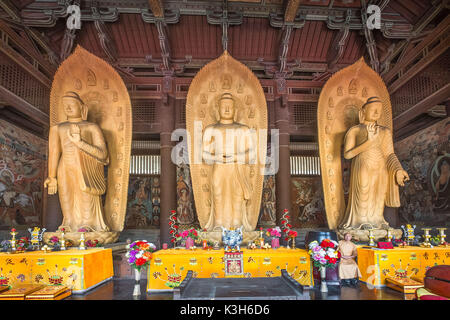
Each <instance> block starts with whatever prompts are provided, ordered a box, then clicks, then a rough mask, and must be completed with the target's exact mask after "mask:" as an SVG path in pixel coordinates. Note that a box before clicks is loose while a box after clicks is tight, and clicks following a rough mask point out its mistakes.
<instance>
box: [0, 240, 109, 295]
mask: <svg viewBox="0 0 450 320" xmlns="http://www.w3.org/2000/svg"><path fill="white" fill-rule="evenodd" d="M113 275H114V271H113V260H112V250H111V249H99V248H95V249H94V248H93V249H87V250H77V249H70V250H65V251H56V252H48V253H44V252H43V251H31V252H24V253H16V254H7V253H0V284H3V285H8V286H11V287H12V288H14V287H15V286H17V285H19V284H46V285H64V286H66V287H68V288H71V289H72V292H73V293H83V292H85V291H87V290H89V289H92V288H93V287H95V286H97V285H99V284H101V283H103V282H105V281H107V280H109V279H111V278H112V277H113Z"/></svg>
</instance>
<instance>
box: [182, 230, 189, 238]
mask: <svg viewBox="0 0 450 320" xmlns="http://www.w3.org/2000/svg"><path fill="white" fill-rule="evenodd" d="M188 235H189V231H188V230H184V231H183V232H182V233H181V237H183V238H184V237H187V236H188Z"/></svg>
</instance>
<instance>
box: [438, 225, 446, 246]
mask: <svg viewBox="0 0 450 320" xmlns="http://www.w3.org/2000/svg"><path fill="white" fill-rule="evenodd" d="M436 229H437V230H439V235H438V237H439V245H440V246H444V247H447V242H446V241H445V237H447V235H446V234H445V230H447V228H436Z"/></svg>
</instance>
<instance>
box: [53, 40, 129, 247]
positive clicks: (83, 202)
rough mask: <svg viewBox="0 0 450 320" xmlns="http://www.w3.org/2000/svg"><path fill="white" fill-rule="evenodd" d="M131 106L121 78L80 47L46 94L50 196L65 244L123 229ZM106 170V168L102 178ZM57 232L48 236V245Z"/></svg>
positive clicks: (106, 237)
mask: <svg viewBox="0 0 450 320" xmlns="http://www.w3.org/2000/svg"><path fill="white" fill-rule="evenodd" d="M131 120H132V118H131V102H130V98H129V95H128V91H127V89H126V86H125V84H124V82H123V80H122V79H121V77H120V75H119V74H118V73H117V72H116V71H115V70H114V68H113V67H111V66H110V65H109V64H108V63H107V62H105V61H104V60H102V59H100V58H98V57H96V56H94V55H93V54H91V53H89V52H87V51H86V50H84V49H83V48H81V47H80V46H78V47H77V48H76V49H75V51H74V53H73V54H72V55H70V56H69V57H68V58H67V59H66V60H65V61H64V62H63V63H62V64H61V65H60V67H59V68H58V70H57V72H56V74H55V77H54V80H53V83H52V90H51V95H50V133H49V157H48V178H47V179H46V180H45V183H44V186H45V187H47V188H48V193H49V194H56V193H58V195H59V201H60V205H61V210H62V214H63V222H62V225H61V226H60V227H59V230H61V229H63V228H64V229H65V231H66V237H67V240H70V241H71V242H73V243H74V245H77V244H79V239H80V232H86V238H87V239H86V240H94V239H98V240H99V241H101V242H102V243H111V242H115V241H116V240H117V239H118V237H119V234H120V231H122V229H123V224H124V220H125V212H126V199H127V193H128V176H129V165H130V149H131V132H132V128H131ZM105 168H107V170H108V174H107V177H108V178H107V180H106V179H105V174H104V173H105ZM52 236H58V233H55V232H46V233H45V235H44V242H46V243H48V242H49V239H50V238H51V237H52Z"/></svg>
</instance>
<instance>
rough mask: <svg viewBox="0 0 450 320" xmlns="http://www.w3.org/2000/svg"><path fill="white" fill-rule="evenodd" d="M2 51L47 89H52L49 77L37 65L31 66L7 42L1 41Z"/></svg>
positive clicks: (0, 48)
mask: <svg viewBox="0 0 450 320" xmlns="http://www.w3.org/2000/svg"><path fill="white" fill-rule="evenodd" d="M2 39H4V37H2ZM0 51H1V52H3V53H4V54H6V55H7V56H8V57H9V58H11V59H12V60H13V61H14V62H15V63H17V64H18V65H19V66H20V67H22V68H23V69H24V70H25V71H26V72H28V73H29V74H30V75H32V76H33V77H34V78H36V79H37V80H39V81H40V82H41V83H42V84H44V85H45V86H46V87H47V88H50V87H51V80H50V78H49V76H47V75H45V74H43V73H42V72H41V71H40V70H39V69H38V68H37V65H35V64H31V63H30V62H29V61H28V60H27V59H25V58H24V57H23V56H22V55H21V54H20V53H18V52H17V51H15V50H14V49H13V48H11V47H10V45H9V44H8V42H7V39H6V41H1V40H0Z"/></svg>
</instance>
